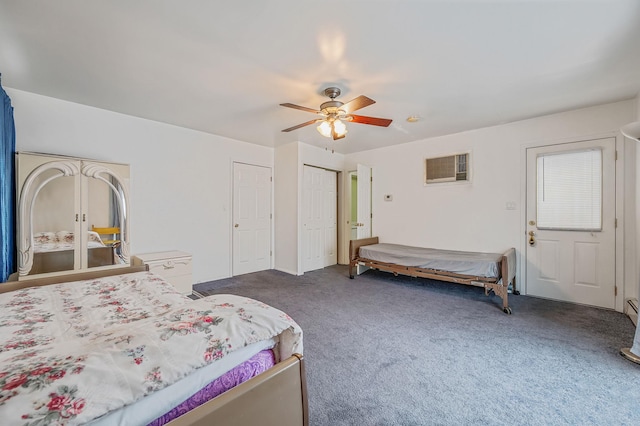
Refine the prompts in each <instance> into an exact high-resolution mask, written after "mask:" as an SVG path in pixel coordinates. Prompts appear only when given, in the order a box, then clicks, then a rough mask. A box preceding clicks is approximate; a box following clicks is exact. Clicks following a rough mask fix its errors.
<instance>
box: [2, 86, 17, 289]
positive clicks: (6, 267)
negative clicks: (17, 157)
mask: <svg viewBox="0 0 640 426" xmlns="http://www.w3.org/2000/svg"><path fill="white" fill-rule="evenodd" d="M1 76H2V74H0V105H1V107H2V110H0V258H1V259H2V263H1V264H0V266H1V268H0V282H5V281H7V279H8V278H9V274H11V273H13V272H15V264H16V229H15V228H16V222H15V211H16V209H15V202H16V201H15V200H16V198H15V171H14V168H15V163H14V154H15V152H16V131H15V124H14V122H13V107H12V106H11V99H10V98H9V95H7V92H5V91H4V89H3V88H2V79H1Z"/></svg>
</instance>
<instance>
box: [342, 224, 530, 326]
mask: <svg viewBox="0 0 640 426" xmlns="http://www.w3.org/2000/svg"><path fill="white" fill-rule="evenodd" d="M378 243H379V241H378V237H371V238H363V239H360V240H351V242H350V243H349V278H351V279H353V278H354V268H355V267H356V266H357V265H363V266H367V267H369V268H371V269H377V270H380V271H386V272H391V273H393V275H395V276H398V275H408V276H410V277H421V278H430V279H433V280H439V281H447V282H452V283H458V284H467V285H473V286H476V287H484V293H485V295H487V296H488V295H489V293H490V292H491V291H493V292H494V293H495V294H496V295H497V296H499V297H500V298H502V310H503V311H504V313H506V314H511V308H510V307H509V300H508V294H509V293H508V288H509V283H511V284H512V293H513V294H516V295H517V294H520V293H519V292H518V291H517V290H516V276H515V269H516V268H515V264H514V265H510V264H509V258H510V257H514V255H515V249H513V248H511V249H509V250H507V251H506V252H504V253H503V254H502V259H501V260H500V276H499V277H498V278H487V277H479V276H475V275H464V274H457V273H454V272H447V271H441V270H436V269H428V268H418V267H413V266H402V265H397V264H395V263H385V262H379V261H376V260H371V259H367V258H364V257H360V247H363V246H368V245H371V244H378ZM502 277H507V278H506V279H502V280H501V278H502Z"/></svg>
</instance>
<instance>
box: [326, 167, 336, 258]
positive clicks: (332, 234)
mask: <svg viewBox="0 0 640 426" xmlns="http://www.w3.org/2000/svg"><path fill="white" fill-rule="evenodd" d="M323 182H324V183H323V186H324V215H323V216H324V265H323V266H331V265H335V264H336V263H338V174H337V173H336V172H334V171H331V170H325V171H324V177H323Z"/></svg>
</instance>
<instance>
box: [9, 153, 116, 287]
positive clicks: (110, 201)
mask: <svg viewBox="0 0 640 426" xmlns="http://www.w3.org/2000/svg"><path fill="white" fill-rule="evenodd" d="M16 159H17V161H16V166H17V167H16V169H17V183H18V209H19V211H18V215H17V217H18V251H19V258H18V273H19V274H18V279H20V278H21V277H26V276H33V275H38V274H46V273H55V272H58V273H60V272H65V271H66V272H69V271H75V270H86V269H88V268H97V267H120V266H126V265H128V264H129V241H128V218H127V213H128V194H127V188H128V180H129V166H128V165H123V164H114V163H103V162H96V161H92V160H85V159H76V158H71V157H60V156H51V155H46V154H32V153H17V154H16ZM102 232H107V233H102Z"/></svg>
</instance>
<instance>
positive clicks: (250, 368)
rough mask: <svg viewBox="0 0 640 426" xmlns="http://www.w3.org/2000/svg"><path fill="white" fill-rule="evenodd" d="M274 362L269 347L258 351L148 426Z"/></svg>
mask: <svg viewBox="0 0 640 426" xmlns="http://www.w3.org/2000/svg"><path fill="white" fill-rule="evenodd" d="M275 363H276V359H275V355H274V354H273V351H272V350H271V349H267V350H264V351H261V352H258V353H257V354H255V355H254V356H253V357H251V358H249V359H248V360H247V361H245V362H243V363H242V364H240V365H238V366H236V367H234V368H233V369H231V370H229V371H227V372H226V373H225V374H223V375H222V376H220V377H218V378H217V379H215V380H214V381H212V382H211V383H209V384H208V385H206V386H205V387H204V388H202V389H200V390H199V391H198V392H196V393H194V394H193V395H191V396H190V397H189V398H188V399H187V400H186V401H184V402H182V403H180V404H179V405H178V406H177V407H175V408H173V409H172V410H171V411H169V412H167V413H165V414H163V415H162V416H160V417H158V418H157V419H155V420H154V421H152V422H151V423H149V426H161V425H164V424H166V423H169V422H170V421H171V420H173V419H175V418H177V417H179V416H181V415H183V414H184V413H186V412H187V411H189V410H193V409H194V408H196V407H198V406H200V405H202V404H204V403H205V402H207V401H209V400H211V399H213V398H215V397H216V396H218V395H220V394H222V393H223V392H226V391H228V390H229V389H231V388H233V387H235V386H237V385H239V384H240V383H243V382H246V381H247V380H249V379H250V378H252V377H255V376H257V375H258V374H260V373H262V372H263V371H266V370H268V369H269V368H271V367H273V366H274V365H275Z"/></svg>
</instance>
